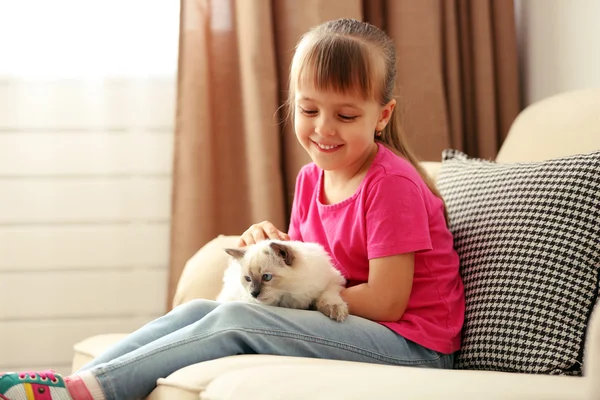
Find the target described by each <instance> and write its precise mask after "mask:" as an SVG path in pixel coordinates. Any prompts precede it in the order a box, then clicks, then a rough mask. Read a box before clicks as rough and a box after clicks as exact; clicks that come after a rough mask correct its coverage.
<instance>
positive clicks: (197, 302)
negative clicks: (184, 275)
mask: <svg viewBox="0 0 600 400" xmlns="http://www.w3.org/2000/svg"><path fill="white" fill-rule="evenodd" d="M217 305H218V303H217V302H215V301H212V300H206V299H194V300H190V301H187V302H185V303H183V304H180V305H178V306H177V307H175V308H173V310H171V313H185V314H190V313H191V314H203V315H204V314H207V313H208V312H210V311H212V310H213V309H215V308H216V307H217Z"/></svg>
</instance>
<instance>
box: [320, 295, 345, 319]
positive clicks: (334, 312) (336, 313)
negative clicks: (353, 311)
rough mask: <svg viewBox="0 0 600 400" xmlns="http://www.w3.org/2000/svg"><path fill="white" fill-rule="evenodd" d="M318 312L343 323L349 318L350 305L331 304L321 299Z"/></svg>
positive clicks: (342, 303) (340, 302)
mask: <svg viewBox="0 0 600 400" xmlns="http://www.w3.org/2000/svg"><path fill="white" fill-rule="evenodd" d="M317 310H319V311H320V312H322V313H323V314H325V315H327V316H328V317H329V318H331V319H332V320H334V321H338V322H342V321H343V320H345V319H346V317H347V316H348V305H347V304H346V303H345V302H343V301H337V302H334V303H330V302H327V301H324V300H323V299H321V300H319V301H318V302H317Z"/></svg>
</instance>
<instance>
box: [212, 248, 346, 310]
mask: <svg viewBox="0 0 600 400" xmlns="http://www.w3.org/2000/svg"><path fill="white" fill-rule="evenodd" d="M225 251H226V252H227V254H229V255H231V256H232V257H233V258H232V259H231V262H230V264H229V266H228V268H227V270H225V274H224V275H223V289H222V290H221V292H220V294H219V296H218V297H217V301H220V302H224V301H235V300H242V301H248V302H252V303H260V304H265V305H272V306H279V307H287V308H299V309H308V308H316V309H317V310H319V311H320V312H322V313H323V314H325V315H327V316H328V317H329V318H331V319H333V320H336V321H343V320H344V319H345V318H346V317H347V316H348V305H347V304H346V303H345V302H344V300H343V299H342V297H341V296H340V292H341V291H342V289H343V288H344V286H345V284H346V280H345V279H344V277H343V276H342V275H341V274H340V272H339V271H338V270H337V269H335V268H334V267H333V265H332V264H331V259H330V257H329V254H328V253H327V252H326V251H325V249H324V248H323V247H322V246H321V245H319V244H317V243H305V242H300V241H282V240H270V239H269V240H263V241H260V242H258V243H256V244H253V245H251V246H248V247H244V248H240V249H225Z"/></svg>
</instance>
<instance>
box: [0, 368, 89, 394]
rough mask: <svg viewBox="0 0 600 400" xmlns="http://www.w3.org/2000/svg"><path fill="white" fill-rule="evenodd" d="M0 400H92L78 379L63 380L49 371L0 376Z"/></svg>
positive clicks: (12, 373) (8, 373)
mask: <svg viewBox="0 0 600 400" xmlns="http://www.w3.org/2000/svg"><path fill="white" fill-rule="evenodd" d="M71 387H73V391H71ZM0 399H2V400H94V399H93V397H92V395H91V394H90V392H89V391H88V390H87V389H86V387H85V384H84V383H83V381H82V380H81V379H80V378H77V377H69V378H66V379H65V378H63V377H61V376H60V375H59V374H57V373H55V372H54V371H50V370H48V371H41V372H7V373H4V374H0Z"/></svg>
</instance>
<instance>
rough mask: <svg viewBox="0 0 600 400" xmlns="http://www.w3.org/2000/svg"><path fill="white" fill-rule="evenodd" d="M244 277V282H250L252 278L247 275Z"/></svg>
mask: <svg viewBox="0 0 600 400" xmlns="http://www.w3.org/2000/svg"><path fill="white" fill-rule="evenodd" d="M244 279H245V280H246V282H250V281H251V280H252V279H250V277H249V276H245V277H244Z"/></svg>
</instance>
